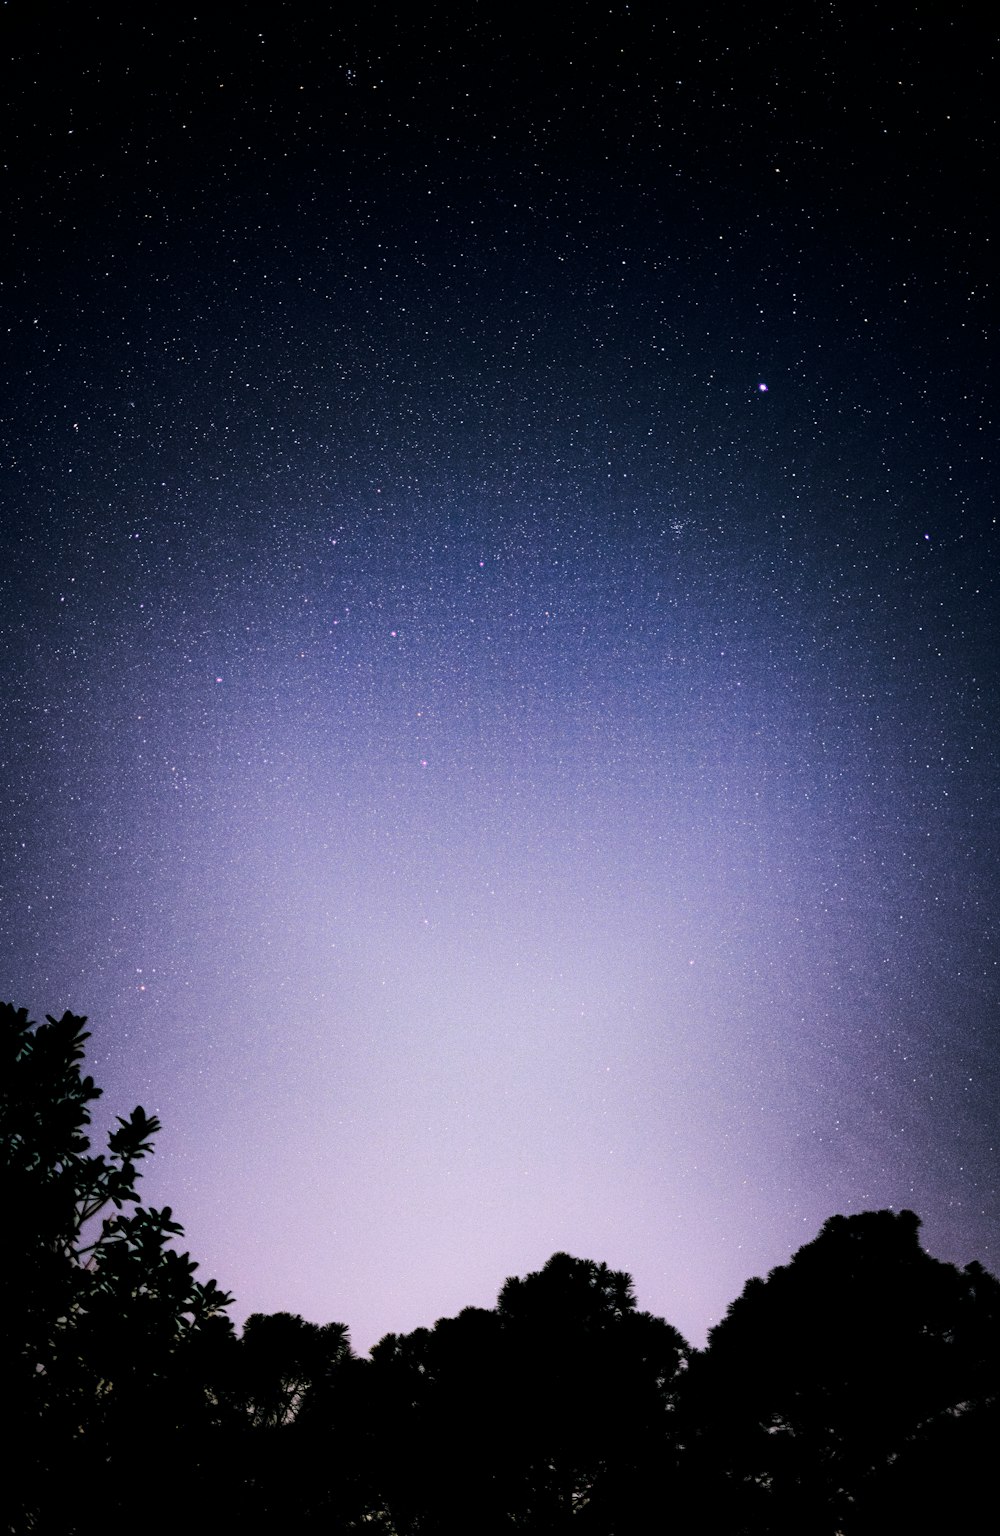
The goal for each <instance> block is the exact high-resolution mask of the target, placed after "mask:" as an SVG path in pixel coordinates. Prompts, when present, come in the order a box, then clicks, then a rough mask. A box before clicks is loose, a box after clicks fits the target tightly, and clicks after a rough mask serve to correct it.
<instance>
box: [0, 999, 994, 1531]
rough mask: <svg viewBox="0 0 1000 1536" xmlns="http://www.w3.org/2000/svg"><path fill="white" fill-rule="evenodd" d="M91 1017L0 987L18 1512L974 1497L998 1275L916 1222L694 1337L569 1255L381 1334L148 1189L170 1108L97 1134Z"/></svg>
mask: <svg viewBox="0 0 1000 1536" xmlns="http://www.w3.org/2000/svg"><path fill="white" fill-rule="evenodd" d="M85 1023H86V1021H85V1020H84V1019H82V1018H78V1017H77V1016H75V1015H73V1014H70V1013H66V1014H64V1015H63V1016H62V1018H60V1019H58V1020H57V1019H54V1018H51V1017H50V1018H48V1019H47V1020H46V1022H45V1024H43V1025H42V1026H41V1027H36V1026H35V1025H34V1024H33V1023H32V1022H31V1021H30V1020H29V1018H28V1015H27V1012H26V1011H25V1010H24V1009H21V1010H15V1009H14V1008H13V1007H11V1006H10V1005H7V1004H3V1005H0V1194H2V1197H3V1199H4V1209H5V1211H6V1212H7V1216H8V1228H9V1232H10V1234H11V1241H10V1243H9V1244H8V1253H7V1256H6V1259H5V1263H4V1265H3V1266H0V1304H2V1306H3V1317H4V1329H3V1339H2V1364H3V1369H4V1379H5V1381H6V1383H7V1389H8V1400H9V1402H10V1403H11V1404H13V1405H15V1408H16V1412H15V1414H14V1420H13V1426H12V1428H11V1429H10V1431H9V1432H8V1451H9V1463H8V1464H9V1467H10V1472H9V1475H8V1477H7V1479H6V1481H5V1483H4V1485H3V1498H4V1501H5V1505H4V1512H3V1513H4V1529H5V1530H6V1531H7V1532H8V1533H11V1536H13V1533H18V1536H20V1533H21V1532H26V1531H31V1532H39V1533H43V1536H44V1533H50V1532H51V1533H53V1536H55V1533H59V1536H90V1533H92V1532H93V1533H96V1532H97V1531H98V1530H100V1531H101V1532H103V1531H105V1530H106V1529H107V1526H108V1524H109V1522H111V1521H112V1520H117V1521H118V1523H123V1522H133V1523H137V1524H141V1526H142V1528H143V1530H144V1531H145V1532H155V1531H159V1530H162V1531H166V1530H168V1529H170V1530H173V1529H175V1528H176V1525H177V1523H178V1519H179V1515H178V1509H179V1508H180V1509H181V1510H183V1522H182V1523H183V1524H184V1525H185V1527H186V1528H187V1529H189V1530H194V1531H198V1530H204V1531H206V1532H207V1531H209V1530H212V1531H214V1530H215V1529H216V1528H217V1527H218V1525H219V1523H220V1520H222V1519H224V1520H225V1521H226V1522H227V1523H230V1524H232V1523H235V1524H260V1523H261V1521H262V1520H263V1521H269V1522H270V1523H271V1524H273V1525H275V1526H281V1528H288V1529H295V1530H297V1531H300V1532H317V1533H318V1532H320V1531H322V1532H323V1533H325V1536H329V1533H333V1536H336V1533H338V1532H342V1533H347V1532H357V1531H360V1530H365V1531H376V1532H382V1533H383V1536H459V1533H462V1536H465V1533H467V1532H468V1531H470V1530H475V1531H477V1532H479V1533H482V1536H493V1533H497V1536H499V1533H501V1532H510V1531H515V1530H516V1531H523V1532H529V1533H538V1536H556V1533H559V1532H563V1531H566V1532H577V1533H578V1536H621V1533H631V1532H640V1531H641V1532H645V1531H647V1530H649V1529H651V1528H652V1529H657V1528H659V1527H664V1528H666V1529H669V1530H671V1531H674V1532H678V1533H691V1536H693V1533H694V1532H699V1533H700V1532H703V1531H705V1530H711V1531H718V1532H720V1533H732V1536H737V1533H742V1536H751V1533H758V1532H759V1533H762V1536H763V1533H775V1536H777V1533H785V1532H787V1533H789V1536H790V1533H792V1532H796V1533H798V1532H801V1531H804V1530H808V1531H809V1532H811V1533H816V1536H823V1533H827V1536H834V1533H837V1532H839V1533H842V1536H875V1532H881V1531H883V1530H886V1529H906V1530H908V1531H914V1532H923V1531H928V1532H930V1531H932V1530H934V1531H937V1530H939V1529H940V1528H941V1527H942V1526H943V1525H944V1524H946V1523H949V1524H950V1523H954V1520H955V1519H956V1518H960V1517H961V1509H962V1508H963V1501H964V1507H967V1508H968V1510H969V1512H970V1516H971V1512H972V1511H973V1510H974V1508H975V1503H976V1501H977V1500H983V1499H985V1498H986V1496H987V1494H988V1492H989V1491H990V1486H991V1484H990V1479H991V1478H992V1461H993V1454H994V1446H995V1443H996V1438H997V1431H998V1429H1000V1406H998V1405H1000V1368H998V1362H1000V1283H998V1282H997V1280H995V1279H994V1278H993V1276H992V1275H990V1274H988V1273H987V1272H986V1271H985V1270H984V1269H983V1268H982V1267H981V1266H980V1265H978V1264H970V1265H969V1266H967V1268H965V1269H964V1270H959V1269H957V1268H956V1267H955V1266H954V1265H951V1264H946V1263H942V1262H940V1261H939V1260H937V1259H934V1258H932V1257H931V1256H930V1255H929V1254H927V1253H926V1252H925V1251H924V1250H923V1248H921V1246H920V1240H919V1232H920V1222H919V1220H918V1218H917V1217H916V1216H915V1215H914V1214H913V1213H912V1212H911V1211H899V1212H894V1211H865V1212H861V1213H859V1214H856V1215H853V1216H835V1217H832V1218H831V1219H830V1220H829V1221H828V1222H826V1224H825V1225H824V1227H823V1229H822V1231H821V1232H820V1233H819V1235H818V1236H817V1237H816V1238H815V1239H814V1240H813V1241H812V1242H810V1243H807V1244H806V1245H805V1246H804V1247H803V1248H801V1249H799V1251H798V1252H797V1253H796V1254H795V1255H793V1257H792V1259H791V1260H790V1261H789V1263H788V1264H785V1265H781V1266H779V1267H778V1268H776V1269H774V1270H772V1271H771V1273H770V1274H769V1275H768V1276H767V1277H766V1278H765V1279H754V1280H750V1281H749V1282H748V1283H747V1285H746V1287H745V1289H744V1291H743V1294H742V1295H741V1296H740V1297H738V1298H737V1299H736V1300H735V1301H734V1302H733V1303H732V1305H731V1306H730V1308H729V1310H728V1313H727V1315H726V1317H725V1318H724V1319H723V1321H722V1322H720V1323H719V1325H718V1326H717V1327H716V1328H715V1329H714V1330H713V1332H712V1334H711V1335H710V1338H709V1341H708V1346H707V1348H706V1349H704V1350H701V1351H698V1350H693V1349H691V1348H690V1347H689V1346H688V1345H687V1343H686V1342H685V1341H684V1339H683V1338H682V1337H681V1335H680V1334H679V1333H678V1332H677V1330H676V1329H675V1328H672V1327H671V1326H670V1324H669V1323H667V1322H665V1321H664V1320H663V1319H662V1318H658V1317H654V1316H652V1315H651V1314H650V1313H647V1312H643V1311H640V1310H639V1308H638V1306H637V1303H636V1298H635V1291H634V1287H633V1284H632V1280H631V1277H630V1276H629V1275H628V1274H626V1273H625V1272H624V1271H620V1270H612V1269H609V1268H608V1266H607V1265H605V1264H600V1263H596V1262H594V1261H592V1260H589V1259H582V1258H575V1257H572V1256H571V1255H569V1254H566V1253H556V1254H554V1255H553V1256H552V1257H551V1258H550V1259H549V1260H548V1262H547V1263H546V1264H545V1265H544V1266H543V1267H542V1268H541V1269H540V1270H537V1271H535V1272H533V1273H531V1274H528V1275H525V1276H523V1277H516V1276H512V1277H511V1278H509V1279H507V1280H506V1281H505V1282H504V1284H503V1285H502V1287H501V1289H500V1292H499V1295H498V1298H497V1303H496V1306H495V1307H494V1308H477V1307H470V1308H466V1309H465V1310H464V1311H463V1312H461V1313H459V1315H458V1316H457V1317H450V1318H441V1319H439V1321H438V1322H437V1323H435V1325H434V1326H433V1327H432V1328H418V1329H415V1330H414V1331H413V1332H412V1333H410V1334H405V1335H399V1334H391V1333H390V1334H387V1335H386V1337H385V1338H384V1339H382V1340H381V1342H380V1343H379V1344H377V1345H376V1346H375V1348H374V1349H373V1350H372V1352H371V1357H370V1359H359V1358H358V1357H357V1356H355V1354H354V1353H353V1351H352V1349H351V1347H350V1340H349V1336H348V1331H347V1328H346V1326H345V1325H344V1324H343V1323H335V1322H331V1323H326V1324H322V1325H321V1324H317V1323H312V1322H309V1321H306V1320H305V1319H303V1318H301V1317H297V1316H294V1315H292V1314H290V1313H287V1312H277V1313H273V1314H269V1315H262V1314H259V1313H258V1314H254V1315H252V1316H251V1317H249V1318H248V1319H247V1322H246V1324H245V1325H244V1328H243V1332H242V1335H241V1336H237V1334H236V1332H235V1330H234V1329H233V1327H232V1325H231V1323H230V1321H229V1318H228V1316H227V1308H228V1307H229V1305H230V1302H231V1298H230V1297H229V1296H228V1295H227V1294H226V1293H225V1292H224V1291H222V1290H221V1289H220V1288H219V1287H218V1285H217V1284H216V1283H215V1281H213V1280H209V1281H205V1282H202V1281H199V1280H198V1279H196V1271H197V1265H196V1264H195V1263H194V1261H193V1260H192V1259H191V1258H190V1256H189V1255H188V1254H187V1253H183V1252H181V1251H179V1249H178V1247H177V1239H178V1238H179V1237H180V1236H181V1235H182V1230H181V1227H180V1225H179V1223H178V1222H177V1221H176V1220H175V1218H174V1216H173V1213H172V1211H171V1209H170V1208H169V1207H163V1208H162V1209H159V1210H157V1209H154V1208H152V1207H147V1206H144V1205H143V1204H142V1203H141V1201H140V1199H139V1194H138V1188H137V1186H138V1182H139V1179H140V1177H141V1165H142V1163H143V1161H144V1159H145V1158H147V1157H148V1156H149V1155H150V1153H151V1151H152V1149H153V1142H154V1138H155V1136H156V1133H157V1131H158V1130H159V1122H158V1120H157V1118H156V1116H155V1115H149V1114H147V1113H146V1111H145V1110H144V1109H142V1108H141V1107H137V1108H135V1109H134V1110H133V1111H132V1112H131V1114H130V1115H128V1116H127V1117H119V1118H118V1120H117V1123H116V1126H115V1129H114V1130H113V1131H112V1132H111V1133H110V1135H109V1137H108V1140H107V1146H106V1149H105V1150H104V1151H102V1152H94V1151H92V1150H91V1146H90V1138H89V1135H88V1128H89V1126H90V1107H91V1105H92V1104H93V1103H94V1101H95V1100H96V1099H97V1098H98V1096H99V1094H100V1090H99V1089H98V1088H97V1087H96V1086H95V1084H94V1082H93V1080H92V1079H91V1078H90V1077H88V1076H85V1075H84V1073H83V1070H82V1062H83V1057H84V1046H85V1042H86V1040H87V1039H88V1034H87V1031H86V1029H85Z"/></svg>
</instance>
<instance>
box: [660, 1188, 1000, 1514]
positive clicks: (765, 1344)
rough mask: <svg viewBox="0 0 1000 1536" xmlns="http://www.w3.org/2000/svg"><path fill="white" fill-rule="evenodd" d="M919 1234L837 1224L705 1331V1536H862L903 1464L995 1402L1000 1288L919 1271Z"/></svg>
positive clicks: (698, 1418)
mask: <svg viewBox="0 0 1000 1536" xmlns="http://www.w3.org/2000/svg"><path fill="white" fill-rule="evenodd" d="M919 1227H920V1222H919V1220H918V1218H917V1217H916V1216H915V1215H914V1214H913V1212H912V1211H902V1212H899V1213H894V1212H892V1211H869V1212H864V1213H862V1214H861V1215H857V1216H851V1217H844V1216H835V1217H833V1218H831V1220H829V1221H828V1222H826V1224H825V1225H824V1227H823V1228H822V1230H821V1232H820V1234H819V1236H818V1237H817V1238H816V1239H815V1240H814V1241H813V1242H811V1243H809V1244H807V1245H806V1246H805V1247H804V1248H801V1249H800V1250H799V1251H798V1252H797V1253H796V1254H795V1256H794V1257H793V1259H792V1261H791V1263H790V1264H788V1265H785V1266H782V1267H780V1268H778V1269H775V1270H773V1271H772V1272H771V1274H770V1275H769V1276H768V1277H767V1280H766V1281H764V1280H751V1281H750V1282H749V1283H748V1285H747V1286H746V1288H745V1290H744V1292H743V1294H742V1296H741V1297H739V1299H738V1300H737V1301H735V1302H733V1304H732V1305H731V1306H730V1308H729V1311H728V1313H727V1315H726V1317H725V1319H724V1320H723V1321H722V1322H721V1323H720V1324H719V1325H718V1327H716V1328H715V1329H714V1330H713V1332H712V1334H711V1336H710V1339H709V1347H708V1350H707V1352H706V1353H705V1354H704V1355H703V1356H702V1357H700V1358H699V1359H697V1360H696V1361H695V1362H694V1365H693V1368H692V1371H691V1378H690V1383H689V1394H688V1407H689V1413H690V1415H691V1416H690V1419H689V1421H688V1422H689V1428H690V1434H691V1440H692V1447H691V1454H690V1456H689V1461H690V1463H691V1465H692V1470H700V1474H701V1479H700V1489H699V1494H700V1497H701V1499H702V1500H703V1501H704V1504H705V1505H706V1506H707V1507H708V1508H709V1509H710V1510H712V1511H713V1513H712V1514H711V1515H709V1516H708V1517H707V1518H708V1519H709V1523H710V1524H712V1525H714V1527H715V1528H718V1529H729V1528H732V1529H734V1530H735V1529H739V1530H747V1531H757V1530H759V1531H768V1532H783V1531H786V1530H787V1531H789V1532H791V1531H802V1530H809V1531H812V1532H815V1533H817V1536H821V1533H822V1532H824V1531H827V1532H830V1533H831V1536H832V1533H833V1532H837V1531H842V1532H854V1531H861V1530H866V1529H868V1527H867V1525H866V1524H865V1521H866V1519H867V1516H866V1515H865V1514H864V1511H865V1509H866V1508H867V1507H868V1506H869V1505H870V1504H871V1501H872V1499H874V1498H875V1497H876V1496H877V1495H878V1490H879V1489H883V1490H884V1489H885V1488H886V1487H888V1486H896V1485H897V1484H898V1483H899V1478H898V1475H897V1474H893V1475H891V1476H890V1472H891V1469H892V1468H894V1467H896V1466H897V1465H898V1464H899V1462H900V1459H901V1458H904V1459H905V1458H906V1457H907V1456H908V1455H909V1454H910V1452H911V1450H912V1448H913V1447H914V1446H916V1445H918V1444H921V1443H923V1444H925V1445H928V1446H929V1445H930V1444H931V1443H932V1442H933V1441H937V1442H938V1443H940V1444H941V1445H943V1444H944V1443H945V1441H946V1440H949V1441H953V1440H954V1438H955V1437H954V1434H953V1426H954V1424H955V1422H956V1421H957V1420H959V1419H962V1418H965V1417H966V1416H970V1422H971V1417H972V1416H974V1415H977V1414H978V1415H979V1416H980V1417H981V1416H982V1415H983V1414H984V1413H985V1412H986V1411H987V1410H988V1408H989V1405H990V1403H991V1402H995V1398H996V1391H997V1377H996V1366H997V1359H998V1354H997V1345H998V1343H1000V1336H998V1331H997V1317H998V1310H1000V1309H998V1297H1000V1286H998V1284H997V1282H996V1281H995V1280H993V1279H992V1277H991V1276H988V1275H986V1274H985V1272H984V1271H982V1270H981V1269H980V1268H979V1267H978V1266H970V1268H969V1269H968V1270H966V1271H964V1272H961V1271H959V1270H957V1269H956V1268H955V1267H954V1266H953V1265H951V1264H945V1263H941V1262H939V1261H938V1260H936V1259H933V1258H931V1257H930V1255H929V1254H927V1253H925V1252H924V1251H923V1249H922V1248H921V1247H920V1244H919V1240H918V1232H919ZM942 1428H943V1430H944V1433H943V1434H942V1433H941V1431H942ZM897 1492H898V1489H897ZM878 1497H879V1498H881V1497H882V1495H878ZM952 1503H953V1504H954V1499H953V1500H952ZM918 1528H920V1527H918Z"/></svg>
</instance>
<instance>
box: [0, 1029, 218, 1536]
mask: <svg viewBox="0 0 1000 1536" xmlns="http://www.w3.org/2000/svg"><path fill="white" fill-rule="evenodd" d="M85 1024H86V1020H85V1019H83V1018H78V1017H76V1016H75V1015H73V1014H71V1013H65V1014H63V1016H62V1018H61V1019H58V1020H56V1019H54V1018H51V1017H49V1018H48V1020H47V1022H46V1024H44V1025H42V1026H41V1027H40V1028H36V1027H35V1025H34V1024H33V1023H32V1022H31V1020H30V1019H29V1018H28V1014H27V1010H26V1009H20V1010H15V1009H14V1008H13V1007H12V1006H11V1005H9V1004H0V1199H2V1200H3V1209H4V1211H5V1213H6V1216H7V1220H8V1229H9V1232H10V1234H11V1241H10V1244H9V1248H8V1253H7V1256H6V1259H5V1262H4V1264H3V1266H0V1306H2V1308H3V1317H4V1334H3V1346H2V1348H3V1358H2V1365H3V1370H4V1380H5V1383H6V1386H7V1396H8V1401H9V1402H11V1403H16V1405H17V1412H16V1421H15V1428H14V1431H13V1435H14V1440H13V1445H12V1446H9V1449H11V1450H12V1452H13V1454H12V1455H11V1463H10V1464H11V1467H12V1475H11V1476H10V1478H8V1480H7V1483H6V1487H5V1496H6V1499H7V1505H8V1508H7V1510H6V1512H5V1514H6V1519H7V1525H8V1529H12V1530H19V1529H46V1528H49V1527H51V1528H52V1529H58V1530H61V1531H65V1532H70V1531H76V1530H80V1531H83V1530H88V1529H90V1521H91V1515H90V1513H88V1509H87V1504H86V1501H85V1500H84V1501H78V1503H77V1507H76V1508H72V1507H69V1506H68V1505H67V1503H66V1493H67V1489H68V1488H69V1487H71V1486H72V1484H73V1474H74V1472H78V1473H79V1474H80V1476H81V1477H82V1470H83V1467H84V1466H88V1467H90V1468H93V1466H94V1465H95V1464H99V1465H100V1466H101V1467H102V1469H103V1475H104V1476H106V1477H107V1476H110V1477H112V1478H113V1479H114V1480H115V1487H116V1496H117V1497H119V1498H121V1499H123V1500H124V1499H125V1497H126V1495H127V1491H128V1489H129V1487H130V1485H131V1482H132V1479H133V1476H134V1455H135V1451H136V1448H137V1445H138V1444H139V1442H140V1439H144V1440H146V1441H147V1443H148V1438H149V1437H150V1436H160V1437H163V1436H165V1435H166V1436H170V1437H172V1439H173V1440H175V1441H178V1442H179V1441H180V1440H185V1441H187V1442H191V1441H192V1439H193V1437H195V1436H196V1435H197V1434H198V1432H199V1431H200V1430H201V1429H202V1428H203V1427H204V1426H205V1425H206V1424H207V1423H208V1422H210V1420H211V1418H212V1412H213V1406H214V1402H215V1398H214V1395H213V1392H212V1387H211V1374H212V1369H213V1368H214V1365H215V1363H217V1361H218V1359H219V1357H220V1355H223V1354H224V1353H225V1351H226V1349H227V1347H228V1346H229V1344H231V1342H232V1327H231V1324H230V1323H229V1320H228V1319H227V1318H226V1317H225V1313H224V1309H225V1308H226V1307H227V1306H228V1305H229V1303H230V1300H231V1298H230V1297H229V1296H227V1295H226V1294H225V1293H224V1292H222V1291H221V1290H220V1289H219V1288H218V1286H217V1285H216V1283H215V1281H213V1280H210V1281H208V1282H206V1283H205V1284H201V1283H200V1282H198V1281H197V1280H195V1279H194V1271H195V1269H196V1268H197V1266H196V1265H195V1264H194V1262H193V1261H192V1260H191V1259H190V1257H189V1256H188V1255H187V1254H182V1253H178V1252H177V1251H176V1250H175V1249H174V1248H173V1247H172V1246H171V1244H172V1240H173V1239H174V1238H175V1237H177V1236H179V1235H181V1231H182V1229H181V1227H180V1226H179V1224H178V1223H177V1222H176V1221H175V1220H174V1219H173V1215H172V1212H171V1210H170V1208H169V1207H164V1208H163V1209H162V1210H154V1209H152V1208H149V1209H147V1208H144V1207H142V1206H140V1205H139V1204H138V1195H137V1192H136V1183H137V1181H138V1179H139V1177H140V1172H139V1168H138V1164H139V1163H140V1162H141V1161H142V1159H143V1158H144V1157H146V1156H147V1155H148V1154H149V1153H150V1151H151V1150H152V1138H153V1137H154V1136H155V1135H156V1132H157V1131H158V1130H159V1122H158V1120H157V1119H156V1118H155V1116H149V1115H147V1114H146V1113H145V1111H144V1110H143V1109H142V1108H137V1109H135V1110H133V1112H132V1114H131V1115H130V1116H129V1117H128V1119H123V1118H121V1117H119V1119H118V1124H117V1127H116V1129H115V1130H114V1131H112V1132H111V1134H110V1136H109V1138H108V1146H107V1152H106V1153H91V1151H90V1141H89V1138H88V1136H87V1134H86V1127H87V1126H88V1125H89V1124H90V1108H89V1106H90V1105H91V1104H92V1103H93V1102H94V1101H95V1100H96V1099H97V1098H98V1097H99V1096H100V1093H101V1090H100V1089H99V1088H97V1087H95V1085H94V1082H93V1079H92V1078H90V1077H84V1076H83V1074H82V1071H81V1066H80V1063H81V1061H82V1059H83V1055H84V1042H85V1041H86V1040H87V1039H88V1038H89V1036H88V1034H87V1031H86V1030H85V1028H84V1025H85ZM105 1513H106V1509H105ZM94 1518H95V1519H96V1517H94Z"/></svg>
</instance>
